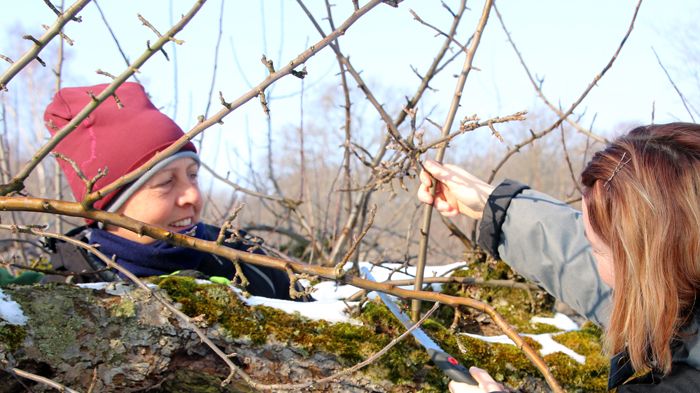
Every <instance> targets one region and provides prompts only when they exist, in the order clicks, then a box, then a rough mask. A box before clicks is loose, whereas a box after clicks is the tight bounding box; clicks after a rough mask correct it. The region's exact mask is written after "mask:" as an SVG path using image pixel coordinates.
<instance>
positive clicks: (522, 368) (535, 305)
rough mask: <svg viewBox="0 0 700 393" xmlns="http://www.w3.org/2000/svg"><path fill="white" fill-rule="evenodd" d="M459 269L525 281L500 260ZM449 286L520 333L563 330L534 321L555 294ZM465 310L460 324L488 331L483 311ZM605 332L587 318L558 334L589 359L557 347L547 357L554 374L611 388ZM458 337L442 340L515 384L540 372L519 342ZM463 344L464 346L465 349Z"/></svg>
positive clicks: (574, 385)
mask: <svg viewBox="0 0 700 393" xmlns="http://www.w3.org/2000/svg"><path fill="white" fill-rule="evenodd" d="M453 275H454V276H458V277H475V278H483V279H485V280H496V279H498V280H513V281H516V282H525V280H524V279H523V278H522V277H520V276H518V275H517V274H516V273H514V272H513V271H512V270H511V269H510V268H509V267H508V265H506V264H505V263H503V262H496V261H488V262H483V263H472V264H470V265H468V266H467V267H466V268H464V269H461V270H459V271H456V272H454V274H453ZM443 292H445V293H447V294H450V295H455V296H468V297H471V298H475V299H478V300H481V301H484V302H486V303H488V304H490V305H491V306H493V307H494V308H495V309H496V311H497V312H498V313H500V314H501V315H502V316H503V317H504V318H505V319H506V320H507V321H508V322H509V323H510V324H511V325H513V326H514V327H515V328H516V329H517V330H518V331H519V332H520V333H532V334H541V333H556V332H558V331H559V330H558V329H557V328H556V327H554V326H551V325H547V324H540V323H534V324H533V323H531V322H530V319H531V318H532V316H533V315H551V314H552V312H551V309H552V305H553V298H552V297H551V296H549V295H548V294H546V293H544V292H542V291H530V294H531V296H528V292H527V291H525V290H522V289H514V288H489V287H484V286H476V285H474V286H467V285H462V284H450V285H446V286H445V287H444V290H443ZM463 311H464V313H465V315H464V317H463V318H462V319H463V321H460V324H461V325H460V326H459V327H458V329H457V330H458V331H469V332H474V333H481V334H483V331H482V329H484V325H483V324H478V323H476V322H474V317H476V316H478V315H479V313H478V312H474V311H472V310H467V309H463ZM439 315H440V318H441V322H442V323H443V324H445V325H446V326H449V325H450V324H451V323H452V317H453V315H454V314H453V313H452V312H448V313H446V312H444V311H443V312H441V313H440V314H439ZM470 321H471V325H470V324H469V323H470ZM474 326H476V327H474ZM491 330H492V331H491V332H489V334H501V333H500V332H498V331H493V330H496V329H491ZM432 333H433V335H441V334H442V333H440V332H439V331H436V332H432ZM601 335H602V332H601V330H600V329H599V328H598V327H597V326H596V325H594V324H592V323H587V324H584V326H582V328H581V329H580V330H579V331H575V332H566V333H560V334H556V335H554V336H553V338H554V339H555V340H556V341H558V342H559V343H561V344H563V345H565V346H567V347H569V348H571V349H572V350H574V351H575V352H577V353H579V354H581V355H584V356H586V362H585V364H580V363H578V362H576V361H575V360H573V359H572V358H571V357H569V356H567V355H565V354H562V353H553V354H550V355H547V356H545V357H544V360H545V363H546V364H547V365H548V367H550V369H551V370H552V373H553V375H554V377H555V378H556V379H557V380H558V381H559V383H560V384H562V385H563V387H564V388H565V389H566V390H567V391H585V392H598V391H600V392H604V391H606V387H607V376H608V371H609V367H608V363H609V360H608V358H607V357H606V356H605V355H604V354H603V353H602V350H601V345H600V337H601ZM525 339H526V341H528V343H529V344H530V345H532V346H533V348H535V349H538V348H539V347H540V345H539V344H537V343H534V345H533V342H534V341H533V340H531V339H528V338H527V337H526V338H525ZM457 340H459V344H460V345H459V347H457V348H455V346H454V342H455V341H456V340H455V339H454V338H453V339H450V338H449V337H443V338H442V339H441V343H443V345H444V346H445V347H446V349H448V350H449V351H452V353H461V355H460V356H457V357H458V358H460V360H462V361H463V362H464V364H465V365H467V366H470V365H475V366H477V367H481V368H484V369H486V370H488V371H489V372H490V373H491V375H493V376H494V378H496V379H497V380H500V381H505V382H506V383H508V384H510V385H511V386H518V384H519V383H522V381H523V380H524V379H526V377H527V376H528V375H535V376H539V375H540V373H539V371H537V370H536V369H535V367H534V366H533V365H532V364H531V363H530V361H529V360H528V359H527V358H526V357H525V355H524V354H523V353H522V352H521V351H520V350H518V349H517V348H516V347H515V346H513V345H505V344H489V343H486V342H484V341H482V340H479V339H475V338H471V337H469V336H458V338H457ZM460 347H461V348H462V349H463V351H459V348H460Z"/></svg>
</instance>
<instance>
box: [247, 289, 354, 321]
mask: <svg viewBox="0 0 700 393" xmlns="http://www.w3.org/2000/svg"><path fill="white" fill-rule="evenodd" d="M244 301H245V302H246V304H248V305H249V306H258V305H265V306H268V307H274V308H277V309H280V310H282V311H285V312H287V313H290V314H294V313H299V315H303V316H304V317H306V318H309V319H314V320H320V319H322V320H325V321H328V322H334V323H335V322H349V323H352V324H355V325H359V324H361V323H360V322H358V321H356V320H353V319H352V318H350V317H349V316H348V314H347V312H346V310H347V308H348V306H354V305H357V304H358V302H348V304H347V305H346V304H345V303H344V302H341V301H337V300H317V301H315V302H294V301H291V300H280V299H270V298H265V297H259V296H251V297H249V298H247V299H244Z"/></svg>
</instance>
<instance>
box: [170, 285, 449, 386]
mask: <svg viewBox="0 0 700 393" xmlns="http://www.w3.org/2000/svg"><path fill="white" fill-rule="evenodd" d="M158 285H159V286H160V287H161V288H163V289H164V290H165V291H166V292H167V293H168V295H169V296H170V297H171V298H172V299H173V300H174V301H176V302H178V303H180V304H181V305H182V311H183V312H184V313H185V314H187V315H189V316H198V315H204V320H205V321H206V322H207V323H209V324H213V323H218V324H220V325H221V326H222V327H223V328H224V329H225V330H226V332H227V334H229V335H230V337H231V338H237V339H248V340H251V341H252V342H253V343H256V344H263V343H266V342H272V341H276V342H280V343H282V344H283V345H285V346H288V347H291V348H294V349H295V350H297V352H299V353H308V354H311V353H314V352H318V351H323V352H327V353H332V354H334V355H336V356H338V360H339V361H340V362H341V363H342V364H343V365H344V366H351V365H354V364H356V363H357V362H360V361H362V360H364V359H366V358H367V357H369V356H370V355H372V354H374V353H376V352H378V351H379V350H380V349H382V348H383V347H385V346H386V345H387V344H388V343H389V342H390V341H391V340H392V339H393V338H395V337H396V336H398V335H399V334H400V333H401V332H403V331H404V330H405V328H403V327H401V326H400V325H399V323H398V321H396V319H395V318H394V317H393V316H392V315H391V313H390V311H389V310H387V309H386V307H385V306H384V305H383V304H381V303H376V302H368V303H367V304H366V306H365V308H364V309H363V312H362V314H361V315H360V316H359V318H360V319H361V320H363V321H364V322H366V324H365V325H354V324H350V323H329V322H327V321H322V320H321V321H314V320H309V319H307V318H304V317H302V316H300V315H298V314H288V313H286V312H284V311H281V310H277V309H274V308H270V307H266V306H255V307H249V306H247V305H245V304H244V303H243V302H241V301H240V300H239V299H238V296H237V295H236V294H234V293H232V292H230V290H229V289H228V288H227V287H226V286H222V285H217V284H201V285H197V284H196V283H195V282H194V280H193V279H191V278H187V277H166V278H162V279H160V280H158ZM428 362H429V358H428V356H427V354H426V352H425V350H424V349H423V348H422V347H420V346H419V345H418V344H416V343H415V342H414V341H413V339H405V340H403V341H401V342H400V343H398V344H397V345H396V346H394V347H393V348H392V349H391V350H390V351H389V352H388V353H386V354H385V355H384V356H383V357H382V358H381V360H380V361H378V362H374V363H373V364H372V365H370V366H368V367H369V371H368V375H376V376H378V377H381V378H388V379H389V380H391V381H392V382H394V383H396V384H398V385H400V384H404V383H407V384H408V383H410V384H412V385H415V384H417V385H419V386H421V389H422V390H423V391H425V392H433V391H434V392H438V391H445V389H446V380H445V378H444V376H443V374H442V373H441V372H440V371H439V370H437V369H435V367H433V366H432V365H429V364H428Z"/></svg>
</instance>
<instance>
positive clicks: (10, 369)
mask: <svg viewBox="0 0 700 393" xmlns="http://www.w3.org/2000/svg"><path fill="white" fill-rule="evenodd" d="M2 364H3V365H4V366H5V367H6V368H4V370H5V371H6V372H8V373H10V374H12V375H16V376H18V377H22V378H26V379H30V380H32V381H34V382H39V383H40V384H43V385H46V386H49V387H52V388H54V389H56V390H58V391H59V392H68V393H80V392H78V391H77V390H73V389H71V388H69V387H68V386H65V385H61V384H60V383H58V382H56V381H53V380H51V379H48V378H46V377H42V376H41V375H36V374H32V373H30V372H28V371H24V370H20V369H18V368H16V367H7V361H6V360H3V361H2Z"/></svg>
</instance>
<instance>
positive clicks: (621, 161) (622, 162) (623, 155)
mask: <svg viewBox="0 0 700 393" xmlns="http://www.w3.org/2000/svg"><path fill="white" fill-rule="evenodd" d="M626 155H627V152H624V153H622V157H620V161H619V162H618V163H617V166H616V167H615V169H614V170H613V172H612V174H611V175H610V177H609V178H608V180H606V181H605V183H603V187H605V189H606V190H607V189H609V188H610V181H611V180H612V179H613V177H615V175H617V173H618V172H620V171H621V170H622V168H624V166H625V165H627V163H628V162H630V161H632V157H630V158H628V159H627V161H623V160H624V159H625V156H626Z"/></svg>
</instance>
